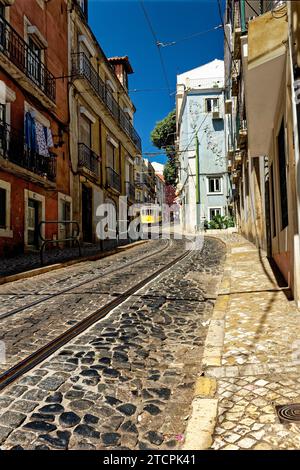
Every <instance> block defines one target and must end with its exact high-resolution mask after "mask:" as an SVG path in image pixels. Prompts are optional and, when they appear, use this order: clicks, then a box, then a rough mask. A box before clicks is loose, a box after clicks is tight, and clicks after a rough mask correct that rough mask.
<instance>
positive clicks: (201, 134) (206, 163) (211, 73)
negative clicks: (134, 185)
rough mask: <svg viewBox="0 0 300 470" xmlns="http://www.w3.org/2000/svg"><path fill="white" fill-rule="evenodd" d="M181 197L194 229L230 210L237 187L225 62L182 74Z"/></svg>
mask: <svg viewBox="0 0 300 470" xmlns="http://www.w3.org/2000/svg"><path fill="white" fill-rule="evenodd" d="M176 124H177V143H178V154H179V174H178V186H177V196H178V198H177V199H179V201H180V204H181V222H182V224H183V227H184V229H186V230H189V231H194V230H197V229H199V228H200V227H201V226H203V223H204V222H205V221H210V220H212V219H213V217H214V216H216V215H218V214H220V215H222V216H223V215H226V214H227V213H228V200H229V198H230V195H231V187H230V183H229V178H228V172H227V160H226V154H225V127H224V62H223V61H221V60H217V59H216V60H214V61H212V62H210V63H208V64H205V65H203V66H200V67H197V68H195V69H193V70H190V71H188V72H185V73H183V74H181V75H178V76H177V95H176Z"/></svg>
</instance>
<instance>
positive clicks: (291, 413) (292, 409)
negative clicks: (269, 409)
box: [275, 403, 300, 424]
mask: <svg viewBox="0 0 300 470" xmlns="http://www.w3.org/2000/svg"><path fill="white" fill-rule="evenodd" d="M275 409H276V413H277V416H278V418H279V421H280V422H281V423H282V424H285V423H290V422H295V421H299V422H300V403H289V404H288V405H277V406H275Z"/></svg>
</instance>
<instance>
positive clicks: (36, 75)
mask: <svg viewBox="0 0 300 470" xmlns="http://www.w3.org/2000/svg"><path fill="white" fill-rule="evenodd" d="M28 45H29V48H30V49H28V52H27V63H28V72H29V74H30V78H31V79H32V80H34V81H36V82H37V83H40V81H41V59H42V50H41V48H40V47H39V46H38V45H37V44H36V43H35V42H34V41H33V39H32V38H31V37H29V40H28Z"/></svg>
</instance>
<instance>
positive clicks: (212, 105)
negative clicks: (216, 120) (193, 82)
mask: <svg viewBox="0 0 300 470" xmlns="http://www.w3.org/2000/svg"><path fill="white" fill-rule="evenodd" d="M205 111H206V112H207V113H211V112H213V113H218V112H219V98H206V100H205Z"/></svg>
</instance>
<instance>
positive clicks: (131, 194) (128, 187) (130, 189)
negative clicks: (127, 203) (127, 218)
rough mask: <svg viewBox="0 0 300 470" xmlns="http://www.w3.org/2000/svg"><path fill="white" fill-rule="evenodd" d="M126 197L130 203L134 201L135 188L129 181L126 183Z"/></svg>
mask: <svg viewBox="0 0 300 470" xmlns="http://www.w3.org/2000/svg"><path fill="white" fill-rule="evenodd" d="M126 196H127V197H128V198H129V199H130V200H131V201H135V187H134V185H133V184H132V183H131V182H130V181H126Z"/></svg>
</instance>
